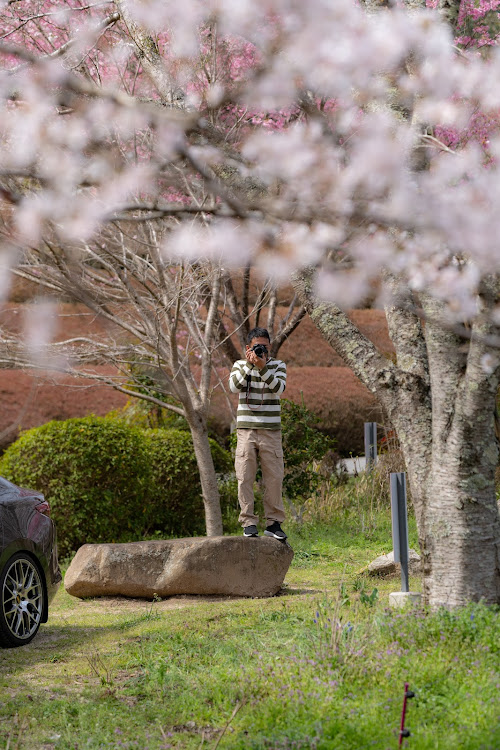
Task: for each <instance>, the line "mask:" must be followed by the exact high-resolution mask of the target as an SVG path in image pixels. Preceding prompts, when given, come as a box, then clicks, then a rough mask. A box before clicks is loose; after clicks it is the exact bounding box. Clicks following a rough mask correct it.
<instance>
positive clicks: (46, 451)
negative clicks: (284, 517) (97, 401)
mask: <svg viewBox="0 0 500 750" xmlns="http://www.w3.org/2000/svg"><path fill="white" fill-rule="evenodd" d="M212 451H213V456H214V462H215V464H216V470H217V471H218V472H219V473H220V474H223V473H225V472H227V471H228V469H229V467H230V457H229V455H228V454H227V453H226V452H225V451H224V450H223V449H222V448H220V446H219V445H218V444H216V443H215V442H212ZM0 474H1V475H2V476H4V477H6V478H7V479H10V480H11V481H13V482H15V483H16V484H19V485H22V486H24V487H31V488H32V489H36V490H40V491H41V492H43V493H44V494H45V496H46V498H47V500H48V501H49V502H50V504H51V507H52V517H53V519H54V521H55V523H56V525H57V531H58V543H59V551H60V554H61V556H62V557H65V556H67V555H69V554H71V553H72V552H74V551H75V550H76V549H78V547H79V546H80V545H82V544H84V543H86V542H112V541H115V542H118V541H128V540H132V539H141V538H143V537H144V536H153V535H155V534H168V535H170V534H185V535H191V534H195V533H203V531H204V512H203V501H202V499H201V487H200V482H199V475H198V469H197V465H196V460H195V458H194V452H193V444H192V440H191V436H190V434H189V433H187V432H185V431H180V430H159V429H158V430H141V429H139V428H137V427H131V426H128V425H126V424H124V423H123V421H120V420H115V419H109V418H106V417H94V416H91V417H84V418H81V419H69V420H66V421H64V422H56V421H54V422H49V423H48V424H45V425H43V426H42V427H36V428H34V429H32V430H28V431H27V432H25V433H23V434H22V435H21V437H20V438H19V439H18V440H17V441H16V442H15V443H13V444H12V445H11V446H10V447H9V448H8V450H7V451H6V453H5V454H4V456H3V457H2V459H1V460H0Z"/></svg>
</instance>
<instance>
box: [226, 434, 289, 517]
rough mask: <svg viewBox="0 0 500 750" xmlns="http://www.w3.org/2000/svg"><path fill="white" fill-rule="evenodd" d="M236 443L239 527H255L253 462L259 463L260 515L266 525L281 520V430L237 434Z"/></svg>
mask: <svg viewBox="0 0 500 750" xmlns="http://www.w3.org/2000/svg"><path fill="white" fill-rule="evenodd" d="M237 435H238V443H237V445H236V458H235V462H234V468H235V470H236V479H237V480H238V500H239V503H240V508H241V513H240V515H239V518H238V520H239V522H240V523H241V525H242V526H243V527H245V526H250V525H252V524H255V525H257V524H258V522H259V519H258V516H256V515H255V512H254V495H253V485H254V482H255V474H256V473H257V458H259V459H260V465H261V469H262V478H263V483H264V497H263V501H264V513H265V516H266V521H267V525H268V526H269V525H270V524H272V522H273V521H278V522H279V523H281V522H282V521H284V520H285V511H284V508H283V498H282V496H281V487H282V484H283V474H284V465H283V448H282V445H281V430H242V429H239V430H237Z"/></svg>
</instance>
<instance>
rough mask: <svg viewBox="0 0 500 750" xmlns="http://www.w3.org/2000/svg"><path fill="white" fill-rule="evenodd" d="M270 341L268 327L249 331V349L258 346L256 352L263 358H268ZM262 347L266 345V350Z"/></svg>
mask: <svg viewBox="0 0 500 750" xmlns="http://www.w3.org/2000/svg"><path fill="white" fill-rule="evenodd" d="M270 343H271V339H270V337H269V331H268V330H267V328H259V327H257V328H252V330H251V331H249V332H248V336H247V351H251V350H254V347H257V351H256V354H257V356H258V357H260V358H261V359H268V357H269V345H270ZM260 347H265V350H264V349H261V348H260Z"/></svg>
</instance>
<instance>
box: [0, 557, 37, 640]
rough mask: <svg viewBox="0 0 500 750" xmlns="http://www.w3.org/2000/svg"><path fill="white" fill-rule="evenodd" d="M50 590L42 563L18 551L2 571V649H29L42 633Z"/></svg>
mask: <svg viewBox="0 0 500 750" xmlns="http://www.w3.org/2000/svg"><path fill="white" fill-rule="evenodd" d="M46 597H47V594H46V589H45V585H44V580H43V574H42V572H41V570H40V567H39V566H38V564H37V563H36V562H35V561H34V560H33V559H32V558H31V557H30V556H29V555H27V554H26V553H24V552H17V553H16V554H15V555H13V556H12V557H11V558H10V559H9V560H7V562H6V564H5V565H4V567H3V569H2V570H1V571H0V646H3V647H5V648H12V647H14V646H25V645H26V644H27V643H29V642H30V641H31V640H33V638H34V637H35V635H36V634H37V632H38V628H39V627H40V623H41V621H42V616H43V612H44V609H45V607H46Z"/></svg>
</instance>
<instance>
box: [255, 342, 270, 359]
mask: <svg viewBox="0 0 500 750" xmlns="http://www.w3.org/2000/svg"><path fill="white" fill-rule="evenodd" d="M252 351H253V352H255V354H256V355H257V357H259V358H260V359H263V358H264V357H267V346H265V345H264V344H255V346H252Z"/></svg>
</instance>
